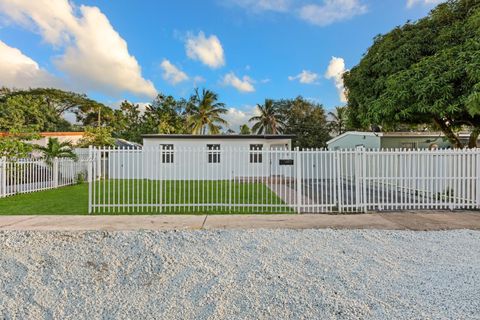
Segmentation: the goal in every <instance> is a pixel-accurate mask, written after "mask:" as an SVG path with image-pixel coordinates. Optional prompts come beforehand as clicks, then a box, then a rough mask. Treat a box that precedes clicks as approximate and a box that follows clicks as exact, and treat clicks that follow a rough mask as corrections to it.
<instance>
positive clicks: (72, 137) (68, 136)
mask: <svg viewBox="0 0 480 320" xmlns="http://www.w3.org/2000/svg"><path fill="white" fill-rule="evenodd" d="M39 135H40V137H41V138H40V139H38V140H32V141H29V142H30V143H32V144H36V145H39V146H42V147H46V146H47V144H48V139H49V138H57V139H58V141H59V142H67V141H68V142H70V143H72V144H73V145H76V144H78V142H79V141H80V139H82V138H83V135H84V132H41V133H40V134H39Z"/></svg>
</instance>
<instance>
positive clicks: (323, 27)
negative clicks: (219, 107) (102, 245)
mask: <svg viewBox="0 0 480 320" xmlns="http://www.w3.org/2000/svg"><path fill="white" fill-rule="evenodd" d="M438 2H439V1H438V0H383V1H380V0H223V1H222V0H202V1H193V0H190V1H187V0H177V1H127V0H117V1H100V0H83V1H82V0H75V1H70V2H69V1H67V0H36V1H30V0H17V1H12V0H0V12H1V14H0V58H1V60H0V85H4V86H16V87H35V86H58V87H62V88H66V89H70V90H75V91H82V92H86V93H88V94H89V95H90V96H92V97H94V98H96V99H99V100H101V101H103V102H105V103H108V104H112V105H114V104H115V103H117V102H118V101H120V100H122V99H128V100H131V101H134V102H148V101H151V98H152V96H153V95H155V93H156V92H162V93H165V94H172V95H174V96H176V97H187V96H188V95H190V94H191V92H192V90H193V88H194V86H195V85H197V86H199V87H206V88H209V89H212V90H214V91H216V92H218V93H219V95H220V99H221V100H222V101H223V102H225V103H226V104H227V106H228V107H229V108H232V110H231V114H230V115H229V117H231V120H232V122H233V123H234V124H235V125H237V124H238V123H241V122H242V121H244V118H245V117H247V116H248V115H249V114H250V113H251V112H252V108H253V106H254V105H255V104H257V103H261V102H263V101H264V99H265V98H293V97H296V96H298V95H302V96H304V97H306V98H309V99H312V100H315V101H317V102H319V103H322V104H323V105H324V106H325V107H326V108H327V109H331V108H333V107H334V106H337V105H341V104H343V103H344V99H343V98H342V94H341V90H342V83H341V73H342V72H343V71H344V70H345V69H348V68H351V67H352V66H354V65H356V64H357V63H358V62H359V60H360V59H361V57H362V54H363V53H364V52H365V51H366V49H367V48H368V47H369V46H370V45H371V44H372V38H373V37H374V36H375V35H377V34H380V33H385V32H388V31H389V30H391V29H392V28H393V27H395V26H397V25H402V24H404V23H405V22H406V21H407V20H416V19H418V18H421V17H423V16H425V15H426V14H427V13H428V12H429V11H430V10H431V9H432V8H433V7H434V6H435V4H437V3H438ZM333 57H335V59H332V58H333Z"/></svg>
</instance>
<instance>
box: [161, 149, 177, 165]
mask: <svg viewBox="0 0 480 320" xmlns="http://www.w3.org/2000/svg"><path fill="white" fill-rule="evenodd" d="M160 147H161V149H162V163H174V161H175V158H174V150H175V147H174V145H173V144H161V145H160Z"/></svg>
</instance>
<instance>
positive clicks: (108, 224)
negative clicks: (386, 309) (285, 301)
mask: <svg viewBox="0 0 480 320" xmlns="http://www.w3.org/2000/svg"><path fill="white" fill-rule="evenodd" d="M259 228H266V229H324V228H332V229H383V230H452V229H472V230H480V212H473V211H461V212H460V211H459V212H448V211H430V212H422V213H417V212H402V213H373V214H355V215H325V214H313V215H310V214H302V215H295V214H292V215H208V216H206V215H197V216H193V215H156V216H0V231H1V230H38V231H86V230H108V231H116V230H118V231H120V230H122V231H125V230H140V229H145V230H174V229H187V230H188V229H190V230H198V229H259Z"/></svg>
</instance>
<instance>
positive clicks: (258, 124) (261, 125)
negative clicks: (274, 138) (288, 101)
mask: <svg viewBox="0 0 480 320" xmlns="http://www.w3.org/2000/svg"><path fill="white" fill-rule="evenodd" d="M257 108H258V111H260V115H258V116H255V117H251V118H250V120H249V122H255V124H254V125H253V127H252V131H253V132H255V133H258V134H279V133H282V131H283V128H284V126H285V123H284V121H283V115H282V114H281V112H280V110H279V109H278V108H277V107H275V105H274V104H273V100H270V99H266V100H265V104H263V105H260V104H257Z"/></svg>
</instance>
